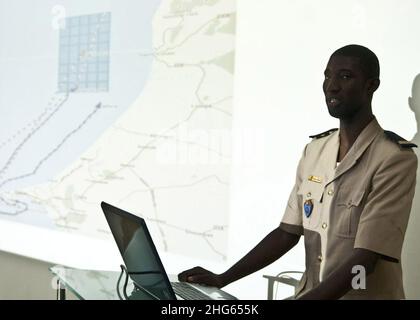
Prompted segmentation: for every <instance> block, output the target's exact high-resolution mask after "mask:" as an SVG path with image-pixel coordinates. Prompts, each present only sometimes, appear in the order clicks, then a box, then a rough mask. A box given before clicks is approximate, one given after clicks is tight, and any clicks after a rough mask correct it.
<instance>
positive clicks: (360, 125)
mask: <svg viewBox="0 0 420 320" xmlns="http://www.w3.org/2000/svg"><path fill="white" fill-rule="evenodd" d="M374 118H375V116H374V115H373V114H372V113H369V114H368V115H363V116H362V117H354V118H352V119H340V150H339V152H338V156H337V161H339V162H340V161H341V160H342V159H343V158H344V156H345V155H346V154H347V152H348V151H349V150H350V148H351V147H352V145H353V144H354V142H355V141H356V139H357V137H358V136H359V135H360V133H361V132H362V131H363V129H364V128H366V126H367V125H368V124H369V123H370V122H371V121H372V120H373V119H374Z"/></svg>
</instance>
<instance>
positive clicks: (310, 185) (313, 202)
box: [297, 181, 324, 230]
mask: <svg viewBox="0 0 420 320" xmlns="http://www.w3.org/2000/svg"><path fill="white" fill-rule="evenodd" d="M297 193H298V195H299V196H300V199H301V201H302V203H301V208H302V209H301V210H302V220H303V227H304V228H306V229H310V230H314V229H316V228H317V227H318V226H319V223H320V221H321V214H322V197H323V194H324V186H323V185H322V184H318V183H316V182H312V181H304V182H302V184H301V185H300V187H299V189H298V192H297ZM305 205H306V209H305ZM305 210H306V212H305Z"/></svg>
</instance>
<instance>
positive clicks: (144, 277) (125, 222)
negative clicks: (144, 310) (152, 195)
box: [101, 202, 176, 300]
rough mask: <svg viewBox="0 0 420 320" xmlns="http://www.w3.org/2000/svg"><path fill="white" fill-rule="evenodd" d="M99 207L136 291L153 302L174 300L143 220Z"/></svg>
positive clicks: (104, 206)
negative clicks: (141, 291)
mask: <svg viewBox="0 0 420 320" xmlns="http://www.w3.org/2000/svg"><path fill="white" fill-rule="evenodd" d="M101 207H102V210H103V211H104V214H105V217H106V220H107V221H108V224H109V227H110V229H111V232H112V234H113V236H114V238H115V242H116V243H117V246H118V249H119V250H120V253H121V255H122V258H123V260H124V263H125V266H126V268H127V270H128V273H129V275H130V278H131V279H132V280H133V282H134V284H135V286H137V288H136V289H137V290H143V291H146V292H148V293H151V294H152V295H150V296H151V297H153V296H155V297H154V298H155V299H160V300H175V299H176V297H175V293H174V291H173V289H172V286H171V285H170V283H169V279H168V276H167V274H166V272H165V269H164V268H163V265H162V262H161V260H160V258H159V255H158V253H157V250H156V247H155V245H154V243H153V241H152V238H151V236H150V233H149V230H148V229H147V226H146V222H145V221H144V219H142V218H140V217H137V216H135V215H132V214H130V213H128V212H125V211H123V210H121V209H119V208H116V207H113V206H111V205H110V204H107V203H105V202H102V203H101ZM132 295H133V296H134V293H133V294H132Z"/></svg>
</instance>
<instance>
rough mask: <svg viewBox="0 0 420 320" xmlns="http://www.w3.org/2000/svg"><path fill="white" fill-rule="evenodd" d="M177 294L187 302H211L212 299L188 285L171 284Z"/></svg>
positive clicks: (181, 283) (180, 283)
mask: <svg viewBox="0 0 420 320" xmlns="http://www.w3.org/2000/svg"><path fill="white" fill-rule="evenodd" d="M171 285H172V288H173V289H174V291H175V293H176V294H177V295H179V296H180V297H182V298H183V299H185V300H211V298H210V297H209V296H208V295H206V294H204V293H202V292H201V291H199V290H197V289H195V288H193V287H192V286H190V285H189V284H187V283H183V282H171Z"/></svg>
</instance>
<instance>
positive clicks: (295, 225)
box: [280, 147, 306, 235]
mask: <svg viewBox="0 0 420 320" xmlns="http://www.w3.org/2000/svg"><path fill="white" fill-rule="evenodd" d="M305 153H306V147H305V149H304V151H303V154H302V157H301V159H300V161H299V165H298V168H297V172H296V181H295V185H294V187H293V189H292V192H291V193H290V196H289V200H288V201H287V206H286V210H285V212H284V215H283V218H282V220H281V223H280V228H281V229H283V230H284V231H286V232H288V233H292V234H297V235H303V224H302V199H301V198H302V196H301V195H298V192H297V191H298V190H299V186H300V185H301V183H302V172H303V164H304V160H305Z"/></svg>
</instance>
